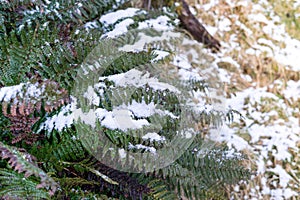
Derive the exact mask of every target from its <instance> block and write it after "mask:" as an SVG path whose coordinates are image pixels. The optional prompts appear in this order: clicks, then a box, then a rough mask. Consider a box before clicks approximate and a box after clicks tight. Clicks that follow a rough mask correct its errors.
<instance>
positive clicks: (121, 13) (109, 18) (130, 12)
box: [99, 8, 144, 25]
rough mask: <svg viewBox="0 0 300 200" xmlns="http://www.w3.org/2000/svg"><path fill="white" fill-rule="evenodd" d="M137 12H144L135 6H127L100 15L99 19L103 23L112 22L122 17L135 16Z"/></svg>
mask: <svg viewBox="0 0 300 200" xmlns="http://www.w3.org/2000/svg"><path fill="white" fill-rule="evenodd" d="M138 12H144V11H141V10H140V9H137V8H127V9H125V10H118V11H116V12H111V13H108V14H105V15H103V16H101V18H100V19H99V21H100V22H101V23H104V24H107V25H108V24H114V23H116V22H117V21H118V20H120V19H122V18H128V17H133V16H135V15H136V14H137V13H138Z"/></svg>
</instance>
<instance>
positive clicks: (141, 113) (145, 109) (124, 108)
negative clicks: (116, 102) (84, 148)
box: [39, 100, 178, 140]
mask: <svg viewBox="0 0 300 200" xmlns="http://www.w3.org/2000/svg"><path fill="white" fill-rule="evenodd" d="M154 114H159V115H161V116H170V117H172V118H178V117H177V116H175V115H173V114H172V113H170V112H169V111H167V110H160V109H157V108H156V105H155V104H154V103H153V102H152V103H149V104H146V103H145V102H144V101H142V102H141V103H138V102H136V101H134V100H133V101H132V104H129V105H125V104H122V105H120V106H117V107H115V108H114V109H113V110H112V111H108V110H106V109H102V108H97V109H95V110H92V109H91V110H90V111H89V112H83V111H82V110H81V109H78V108H76V103H71V104H69V105H67V106H64V107H62V109H61V111H60V112H59V113H58V114H56V115H54V116H52V117H48V118H47V119H46V121H45V122H44V123H42V124H41V127H40V130H39V131H41V130H47V131H52V130H53V129H56V130H58V131H61V130H63V128H67V127H70V126H71V125H72V124H73V123H74V120H78V119H79V118H80V120H81V121H82V122H84V123H86V124H88V125H90V126H92V127H95V126H96V121H99V122H100V124H101V126H104V127H106V128H109V129H111V130H116V129H118V130H121V131H128V130H133V129H140V128H142V127H143V126H147V125H149V122H148V121H147V120H146V119H134V118H135V117H139V118H142V117H144V118H146V117H150V116H152V115H154ZM150 135H151V134H149V135H148V136H150ZM152 136H154V135H153V134H152ZM145 138H147V136H145ZM150 139H151V138H150ZM156 139H157V137H155V138H154V139H153V140H156ZM160 140H163V138H160Z"/></svg>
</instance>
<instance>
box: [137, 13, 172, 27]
mask: <svg viewBox="0 0 300 200" xmlns="http://www.w3.org/2000/svg"><path fill="white" fill-rule="evenodd" d="M170 21H171V19H170V18H169V17H167V16H159V17H157V18H156V19H150V20H146V21H143V22H139V26H138V29H145V28H155V29H156V30H170V29H172V26H171V25H169V24H170Z"/></svg>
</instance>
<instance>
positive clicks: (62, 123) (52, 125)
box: [38, 103, 75, 132]
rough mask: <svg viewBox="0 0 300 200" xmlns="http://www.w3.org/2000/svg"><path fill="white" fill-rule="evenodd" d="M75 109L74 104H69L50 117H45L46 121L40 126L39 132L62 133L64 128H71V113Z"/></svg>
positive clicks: (72, 117) (72, 116)
mask: <svg viewBox="0 0 300 200" xmlns="http://www.w3.org/2000/svg"><path fill="white" fill-rule="evenodd" d="M74 109H75V104H74V103H71V104H68V105H66V106H63V107H62V108H61V111H60V112H59V113H57V114H56V115H54V116H52V117H47V119H46V121H45V122H43V123H42V124H41V125H40V129H39V130H38V132H40V131H41V130H47V131H49V132H51V131H52V130H53V129H55V130H58V131H62V130H63V129H64V128H67V127H71V125H72V124H73V123H74V115H72V114H71V111H72V110H74Z"/></svg>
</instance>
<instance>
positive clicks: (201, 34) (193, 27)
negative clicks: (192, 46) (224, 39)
mask: <svg viewBox="0 0 300 200" xmlns="http://www.w3.org/2000/svg"><path fill="white" fill-rule="evenodd" d="M181 6H182V8H181V9H179V11H178V16H179V20H180V22H181V23H182V25H183V26H184V28H185V29H186V30H188V31H189V32H190V33H191V35H192V36H193V37H194V39H195V40H197V41H198V42H201V43H203V44H204V45H206V46H207V47H208V48H211V49H212V51H213V52H217V51H219V50H220V48H221V44H220V42H219V41H218V40H217V39H215V38H214V37H213V36H212V35H211V34H210V33H209V32H208V31H207V30H206V29H205V27H204V26H203V25H202V24H201V23H200V22H199V21H198V19H197V18H196V17H195V16H194V15H193V14H192V12H191V11H190V9H189V6H188V4H187V3H186V1H185V0H181Z"/></svg>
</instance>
